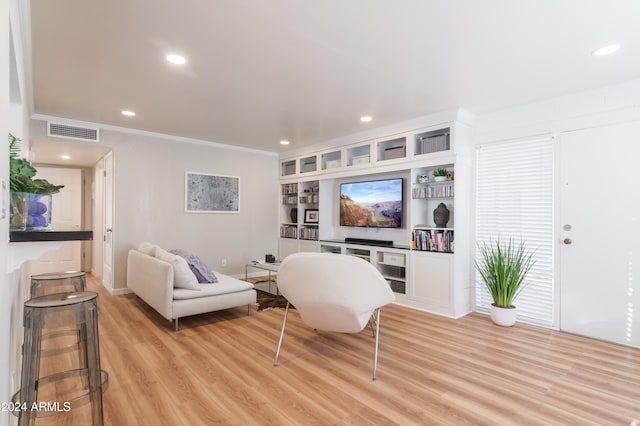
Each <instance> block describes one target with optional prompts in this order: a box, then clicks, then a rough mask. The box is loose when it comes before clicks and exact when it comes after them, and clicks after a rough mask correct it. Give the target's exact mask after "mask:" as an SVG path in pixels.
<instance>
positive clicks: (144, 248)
mask: <svg viewBox="0 0 640 426" xmlns="http://www.w3.org/2000/svg"><path fill="white" fill-rule="evenodd" d="M156 248H158V246H157V245H155V244H151V243H148V242H146V241H143V242H141V243H140V245H139V246H138V251H140V252H142V253H144V254H146V255H147V256H153V257H155V256H156Z"/></svg>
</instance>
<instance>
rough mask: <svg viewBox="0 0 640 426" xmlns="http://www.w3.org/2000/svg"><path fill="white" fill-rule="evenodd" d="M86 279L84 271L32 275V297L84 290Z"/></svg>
mask: <svg viewBox="0 0 640 426" xmlns="http://www.w3.org/2000/svg"><path fill="white" fill-rule="evenodd" d="M86 281H87V279H86V274H85V273H84V272H82V271H79V272H78V271H73V272H51V273H47V274H39V275H32V276H31V297H39V296H44V295H46V294H52V293H67V292H70V291H84V289H85V287H86Z"/></svg>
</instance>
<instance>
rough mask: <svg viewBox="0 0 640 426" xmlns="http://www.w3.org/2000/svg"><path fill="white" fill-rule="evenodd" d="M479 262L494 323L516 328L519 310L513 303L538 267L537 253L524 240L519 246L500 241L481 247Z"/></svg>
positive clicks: (510, 240) (482, 244)
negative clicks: (534, 254)
mask: <svg viewBox="0 0 640 426" xmlns="http://www.w3.org/2000/svg"><path fill="white" fill-rule="evenodd" d="M478 250H479V252H480V256H479V259H478V260H476V261H475V267H476V270H477V271H478V273H479V274H480V277H481V278H482V281H483V283H484V285H485V286H486V288H487V290H488V291H489V294H491V297H492V298H493V303H492V304H491V320H492V321H493V322H494V323H495V324H498V325H502V326H506V327H509V326H512V325H513V324H515V322H516V315H517V311H516V307H515V306H514V305H513V301H514V300H515V299H516V298H517V297H518V295H519V294H520V292H521V291H522V289H523V288H524V287H525V281H524V280H525V277H526V275H527V273H528V272H529V271H530V270H531V267H532V266H533V265H534V264H535V260H533V257H532V256H533V253H532V252H530V251H528V250H527V248H526V245H525V243H524V242H523V241H520V242H519V243H516V242H515V241H514V240H513V239H512V238H509V241H508V242H507V243H504V242H502V241H500V238H498V240H497V241H495V242H493V241H491V242H489V243H486V242H484V243H481V244H478Z"/></svg>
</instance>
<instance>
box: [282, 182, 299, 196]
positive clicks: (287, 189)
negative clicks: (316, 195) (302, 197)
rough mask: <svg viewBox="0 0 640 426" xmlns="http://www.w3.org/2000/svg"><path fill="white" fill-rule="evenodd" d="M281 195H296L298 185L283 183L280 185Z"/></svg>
mask: <svg viewBox="0 0 640 426" xmlns="http://www.w3.org/2000/svg"><path fill="white" fill-rule="evenodd" d="M282 193H283V194H297V193H298V184H297V183H283V184H282Z"/></svg>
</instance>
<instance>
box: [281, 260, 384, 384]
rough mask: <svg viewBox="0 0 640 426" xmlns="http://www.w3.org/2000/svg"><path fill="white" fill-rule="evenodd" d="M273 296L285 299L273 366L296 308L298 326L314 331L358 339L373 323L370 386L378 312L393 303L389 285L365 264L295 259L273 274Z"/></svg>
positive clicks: (353, 261) (376, 361)
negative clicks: (275, 284)
mask: <svg viewBox="0 0 640 426" xmlns="http://www.w3.org/2000/svg"><path fill="white" fill-rule="evenodd" d="M278 290H279V291H280V293H282V295H283V296H284V297H285V298H286V299H287V301H288V303H287V307H286V310H285V314H284V318H283V320H282V330H281V332H280V339H279V340H278V347H277V349H276V357H275V360H274V364H273V365H274V366H276V367H277V366H278V355H279V354H280V346H281V345H282V337H283V335H284V329H285V326H286V323H287V315H288V314H289V304H291V305H293V306H295V308H296V310H297V311H298V313H299V314H300V316H301V317H302V320H303V321H304V322H305V323H306V324H307V325H308V326H309V327H312V328H314V329H317V330H324V331H334V332H340V333H358V332H360V331H362V330H363V329H364V328H365V326H366V325H367V324H368V323H369V321H370V320H371V321H372V325H373V326H374V327H375V331H374V334H375V349H374V355H373V380H376V368H377V364H378V336H379V333H380V308H381V307H382V306H384V305H387V304H389V303H391V302H393V301H394V300H395V295H394V294H393V292H392V291H391V288H390V287H389V284H388V283H387V281H386V280H385V279H384V277H383V276H382V275H381V274H380V272H379V271H378V270H377V269H376V268H375V267H374V266H373V265H371V264H370V263H369V262H367V261H365V260H363V259H359V258H357V257H354V256H347V255H340V254H332V253H296V254H292V255H289V256H287V257H286V258H285V259H284V261H283V262H282V264H281V265H280V269H279V270H278Z"/></svg>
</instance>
